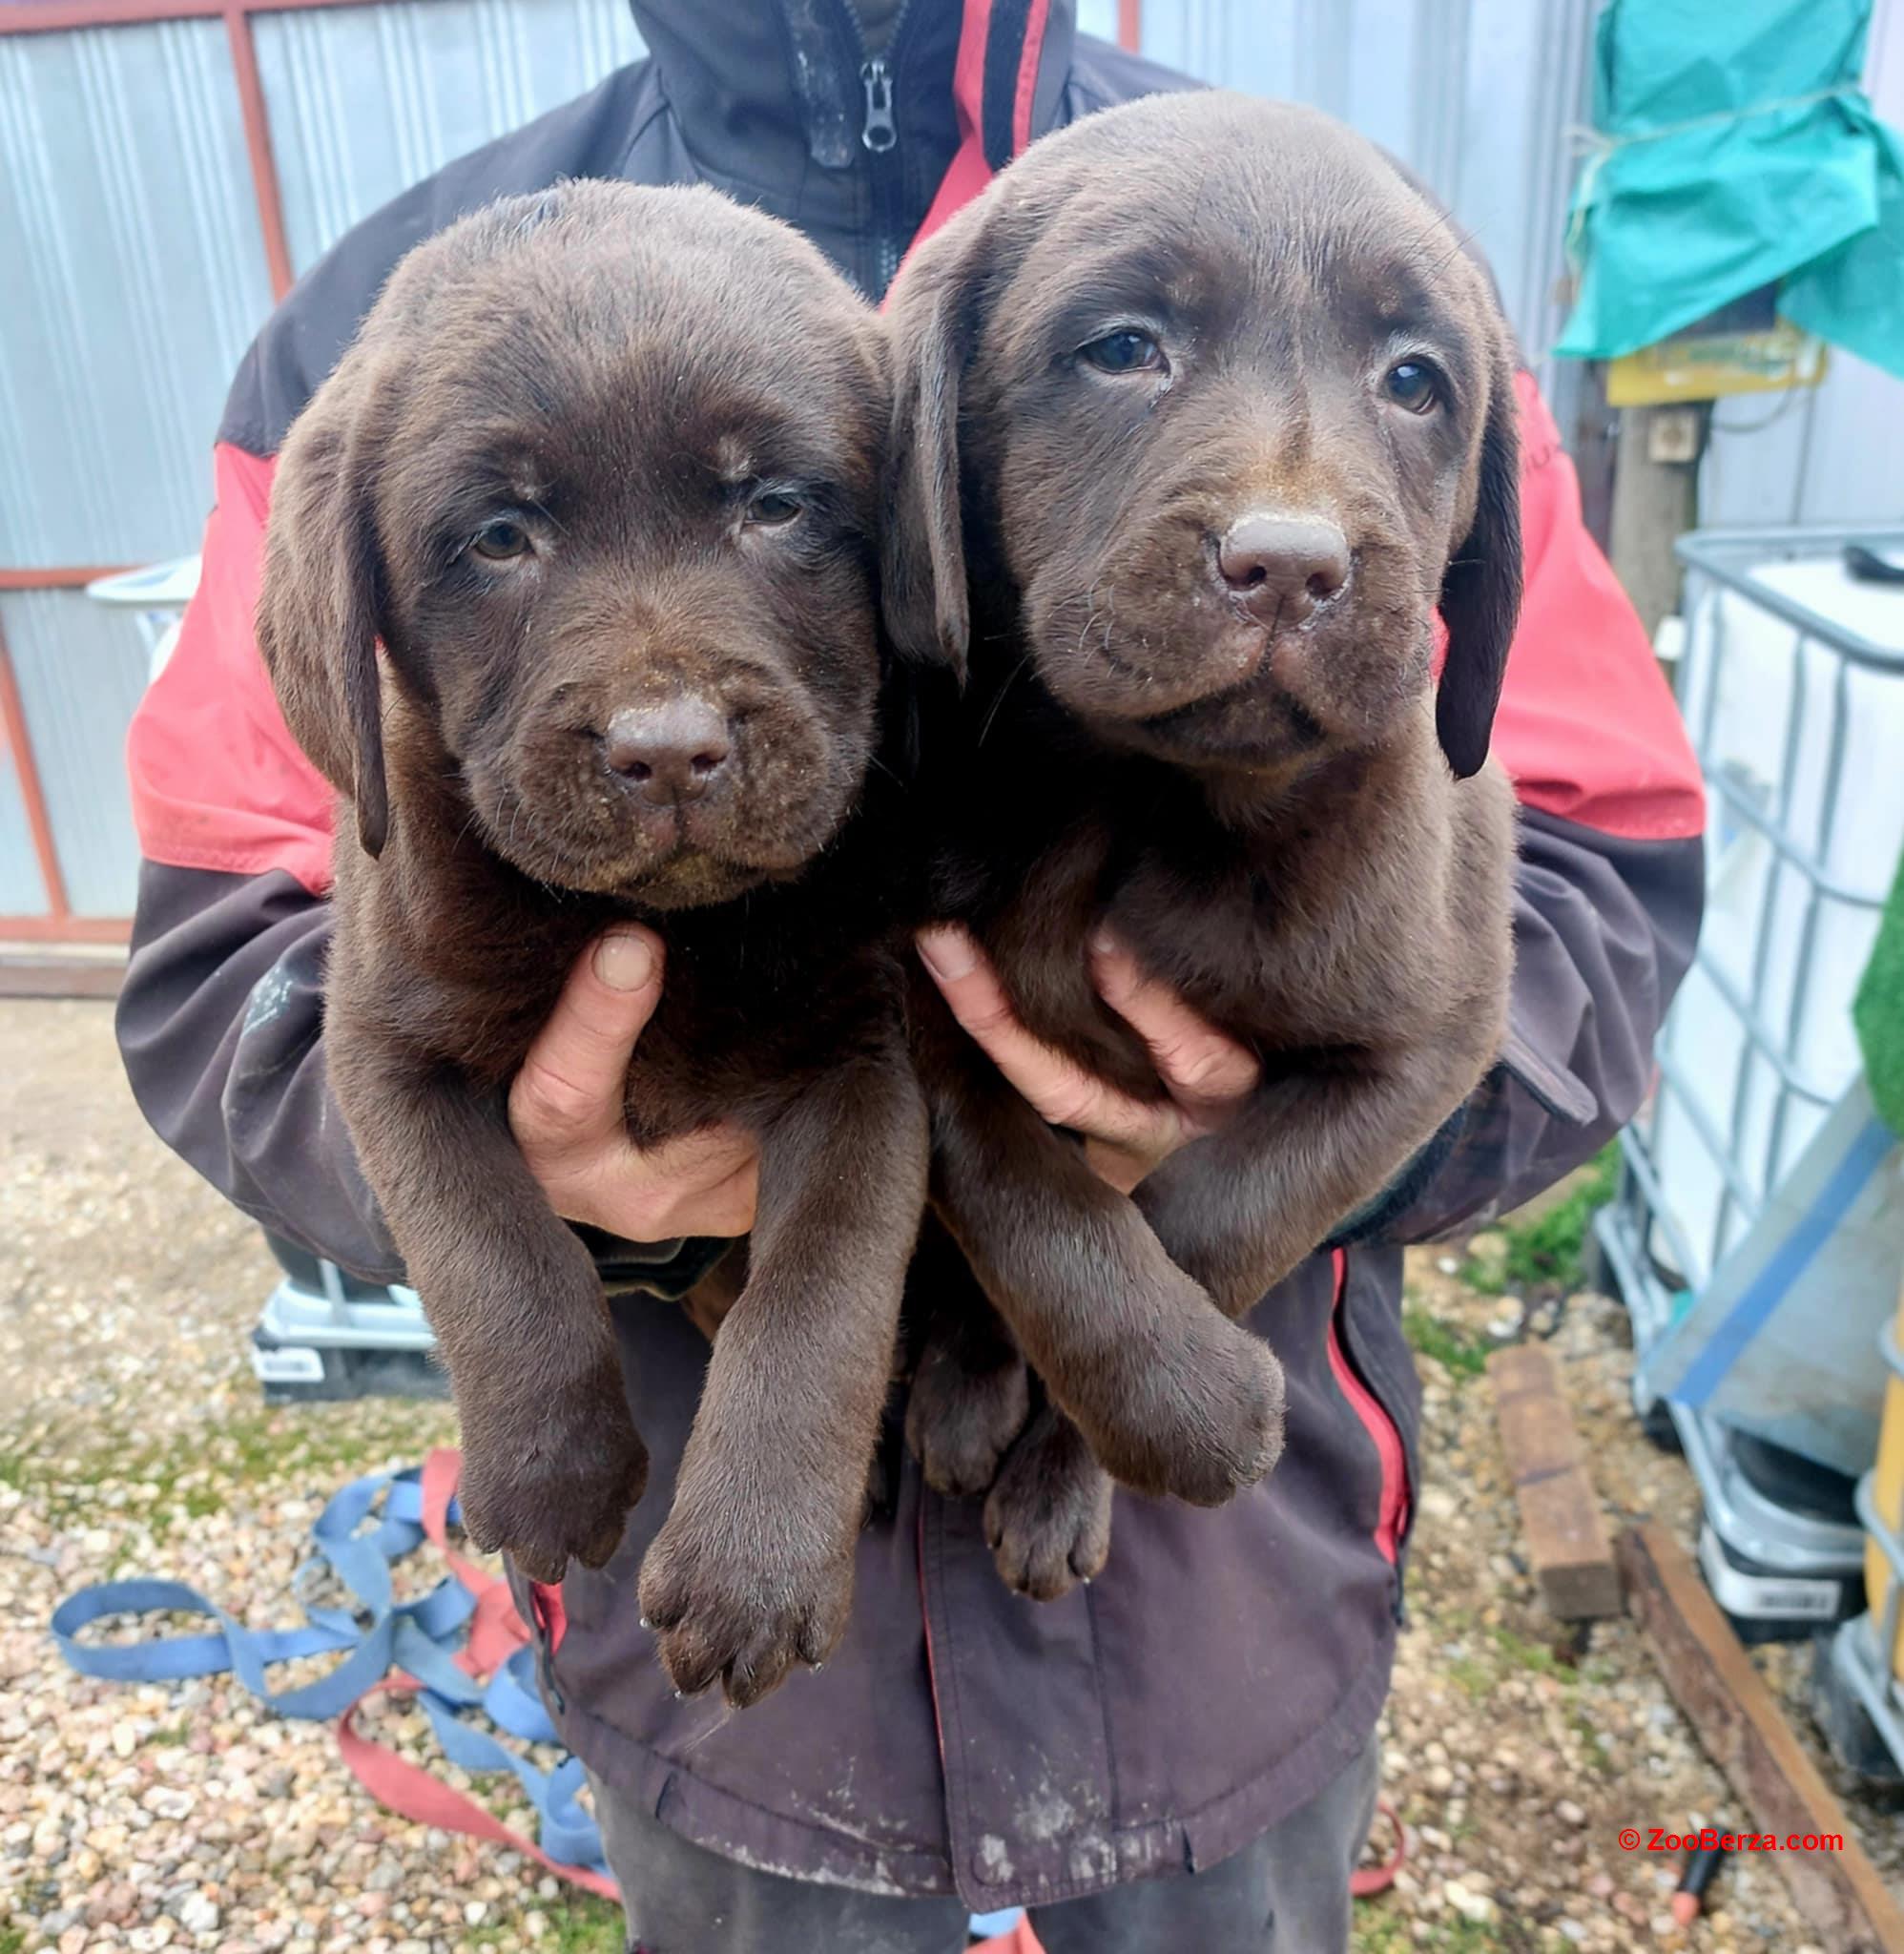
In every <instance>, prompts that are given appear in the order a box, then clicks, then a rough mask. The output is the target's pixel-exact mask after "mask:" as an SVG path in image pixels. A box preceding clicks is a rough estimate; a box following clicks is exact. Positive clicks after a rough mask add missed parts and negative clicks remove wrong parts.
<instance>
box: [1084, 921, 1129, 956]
mask: <svg viewBox="0 0 1904 1954" xmlns="http://www.w3.org/2000/svg"><path fill="white" fill-rule="evenodd" d="M1122 948H1123V945H1122V944H1120V943H1119V942H1118V940H1117V939H1116V937H1114V936H1113V935H1111V933H1110V926H1109V925H1104V926H1102V927H1101V928H1098V929H1094V930H1092V931H1091V955H1092V956H1094V957H1112V956H1115V955H1116V954H1117V952H1118V951H1119V950H1120V949H1122Z"/></svg>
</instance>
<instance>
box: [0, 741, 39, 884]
mask: <svg viewBox="0 0 1904 1954" xmlns="http://www.w3.org/2000/svg"><path fill="white" fill-rule="evenodd" d="M46 906H47V891H46V883H44V882H43V881H42V880H41V879H40V864H39V858H38V856H36V855H35V854H34V853H33V831H32V829H31V828H30V827H29V826H28V825H27V803H26V801H25V800H22V799H21V796H20V776H19V773H18V771H17V770H16V768H15V767H14V764H13V756H12V754H11V753H10V751H9V750H8V746H7V742H6V741H5V740H4V739H0V916H38V915H40V914H42V913H43V912H44V911H45V909H46Z"/></svg>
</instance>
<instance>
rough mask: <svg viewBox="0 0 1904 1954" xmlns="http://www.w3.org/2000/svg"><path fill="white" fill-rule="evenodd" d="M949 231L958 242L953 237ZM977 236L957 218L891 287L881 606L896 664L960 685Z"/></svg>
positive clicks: (966, 620) (967, 614)
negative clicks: (966, 395)
mask: <svg viewBox="0 0 1904 1954" xmlns="http://www.w3.org/2000/svg"><path fill="white" fill-rule="evenodd" d="M955 233H957V234H958V235H954V234H955ZM978 235H979V233H978V231H977V229H976V228H974V227H973V226H972V224H971V223H970V221H969V220H967V219H959V220H956V221H955V223H954V225H953V226H951V227H949V228H948V230H947V231H946V232H945V233H942V235H941V237H940V238H938V239H934V240H933V242H932V243H931V244H929V245H928V246H927V247H926V248H925V251H924V252H923V253H922V254H921V258H920V260H918V262H917V263H915V264H913V265H910V266H908V267H907V269H906V272H905V275H904V276H903V277H902V278H901V279H900V281H899V283H898V285H897V286H896V287H895V288H894V292H893V296H892V300H891V302H890V304H889V305H888V307H887V313H886V319H887V325H888V329H889V331H890V334H891V345H892V359H893V420H892V436H891V443H890V446H889V448H888V461H887V478H886V521H885V524H884V527H883V530H882V531H881V534H880V600H881V603H882V606H883V608H884V611H885V618H886V630H887V634H889V635H890V637H891V638H892V641H893V644H894V647H895V648H896V649H897V650H898V652H899V653H900V656H901V657H904V658H907V659H909V660H911V661H912V662H914V663H915V664H920V665H927V666H930V665H940V666H944V667H948V668H949V669H950V670H951V671H952V672H953V674H954V675H955V676H957V677H958V679H959V680H960V682H961V683H963V681H964V676H965V660H966V655H967V653H968V652H969V650H970V647H971V636H972V620H971V609H970V606H969V604H968V602H967V600H966V595H965V543H964V533H963V522H962V515H961V510H960V496H959V480H960V476H959V395H960V389H961V386H962V382H963V378H964V371H965V366H966V363H967V362H968V361H969V359H970V358H971V353H972V342H973V337H974V333H973V322H972V318H973V310H974V306H973V299H972V294H971V292H970V290H969V283H970V274H969V270H968V267H969V265H970V263H971V262H972V260H973V258H974V255H975V254H974V251H973V249H972V245H973V242H974V241H975V240H976V239H977V237H978Z"/></svg>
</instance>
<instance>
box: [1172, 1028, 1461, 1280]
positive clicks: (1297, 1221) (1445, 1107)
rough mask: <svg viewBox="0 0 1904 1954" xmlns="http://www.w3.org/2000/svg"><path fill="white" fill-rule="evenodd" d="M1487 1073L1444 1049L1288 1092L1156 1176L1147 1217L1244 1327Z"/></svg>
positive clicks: (1265, 1099) (1306, 1080)
mask: <svg viewBox="0 0 1904 1954" xmlns="http://www.w3.org/2000/svg"><path fill="white" fill-rule="evenodd" d="M1484 1064H1485V1060H1483V1059H1480V1058H1479V1057H1477V1056H1475V1055H1474V1054H1472V1053H1463V1052H1461V1051H1459V1050H1445V1049H1443V1050H1436V1051H1432V1052H1430V1051H1414V1052H1401V1053H1396V1054H1391V1055H1390V1056H1389V1057H1388V1058H1386V1059H1385V1060H1384V1061H1383V1069H1382V1070H1381V1071H1343V1072H1337V1073H1331V1072H1326V1071H1318V1072H1315V1073H1314V1074H1311V1075H1308V1076H1304V1077H1297V1078H1289V1079H1284V1080H1280V1081H1277V1082H1275V1083H1273V1084H1272V1085H1270V1086H1267V1087H1265V1088H1264V1089H1263V1090H1262V1091H1259V1092H1258V1093H1257V1095H1256V1097H1255V1098H1254V1099H1253V1100H1252V1102H1251V1104H1250V1105H1249V1106H1248V1107H1246V1108H1245V1109H1244V1110H1243V1112H1241V1113H1239V1114H1238V1115H1237V1117H1236V1118H1234V1119H1232V1120H1231V1122H1230V1124H1229V1125H1227V1126H1226V1127H1224V1128H1223V1129H1222V1130H1221V1131H1220V1132H1217V1133H1211V1134H1208V1135H1206V1136H1205V1137H1204V1138H1203V1139H1200V1140H1196V1141H1193V1142H1192V1143H1191V1144H1190V1146H1188V1147H1185V1148H1183V1149H1182V1150H1181V1151H1180V1152H1178V1153H1176V1154H1172V1155H1171V1156H1170V1157H1169V1159H1168V1160H1166V1161H1165V1162H1164V1163H1163V1164H1162V1165H1161V1166H1160V1167H1157V1168H1154V1169H1153V1170H1152V1171H1151V1173H1150V1174H1149V1175H1148V1176H1147V1177H1146V1179H1145V1180H1144V1182H1143V1184H1142V1185H1141V1186H1140V1187H1139V1188H1138V1190H1137V1193H1136V1195H1135V1199H1136V1202H1137V1205H1138V1207H1139V1208H1140V1209H1141V1210H1142V1211H1143V1213H1144V1215H1145V1216H1146V1218H1147V1219H1148V1220H1149V1223H1150V1225H1151V1227H1152V1228H1154V1229H1155V1230H1156V1233H1157V1238H1158V1239H1159V1240H1160V1241H1161V1242H1162V1243H1163V1245H1164V1247H1165V1248H1166V1249H1167V1250H1168V1251H1169V1256H1170V1259H1171V1260H1172V1261H1173V1262H1175V1263H1176V1264H1177V1266H1178V1267H1179V1268H1181V1269H1184V1270H1186V1271H1188V1272H1189V1273H1190V1275H1192V1276H1194V1277H1195V1278H1196V1279H1197V1280H1198V1281H1199V1282H1201V1283H1202V1284H1203V1286H1204V1287H1205V1288H1206V1289H1207V1290H1209V1292H1210V1294H1211V1296H1212V1297H1214V1298H1215V1299H1216V1301H1217V1302H1218V1303H1219V1304H1220V1305H1221V1307H1222V1308H1223V1309H1225V1310H1226V1311H1227V1312H1228V1313H1229V1314H1230V1315H1231V1316H1237V1317H1240V1316H1242V1315H1243V1314H1244V1313H1245V1312H1247V1311H1249V1310H1251V1309H1252V1308H1253V1307H1254V1306H1255V1305H1256V1304H1257V1303H1258V1302H1259V1301H1261V1300H1262V1299H1263V1297H1264V1296H1265V1295H1266V1294H1267V1293H1268V1291H1269V1290H1270V1289H1272V1288H1273V1286H1274V1285H1275V1284H1276V1283H1277V1282H1280V1281H1281V1280H1282V1278H1284V1277H1285V1276H1287V1275H1288V1274H1289V1272H1290V1271H1291V1270H1292V1269H1293V1268H1294V1267H1295V1265H1296V1264H1297V1263H1298V1262H1299V1261H1301V1260H1302V1258H1304V1257H1305V1256H1306V1255H1309V1254H1310V1253H1311V1252H1312V1251H1313V1250H1314V1248H1315V1246H1316V1244H1317V1243H1318V1242H1321V1241H1323V1240H1324V1239H1326V1238H1327V1237H1328V1235H1329V1233H1330V1231H1331V1230H1332V1229H1334V1228H1335V1227H1336V1226H1337V1225H1338V1224H1339V1223H1340V1222H1342V1221H1344V1220H1346V1219H1347V1218H1348V1216H1350V1215H1352V1214H1354V1213H1355V1211H1356V1209H1357V1208H1359V1207H1361V1206H1362V1205H1363V1203H1365V1202H1366V1201H1368V1200H1370V1199H1372V1198H1373V1197H1374V1196H1375V1195H1377V1194H1379V1193H1380V1192H1381V1190H1382V1189H1383V1188H1385V1187H1386V1186H1387V1185H1388V1184H1389V1182H1390V1181H1391V1180H1392V1179H1393V1178H1394V1177H1395V1175H1396V1174H1397V1173H1398V1172H1399V1171H1400V1170H1401V1169H1402V1168H1403V1167H1404V1166H1405V1165H1406V1164H1407V1163H1408V1161H1409V1160H1410V1159H1411V1158H1412V1157H1413V1155H1414V1154H1415V1153H1416V1151H1417V1150H1418V1148H1420V1147H1421V1146H1423V1145H1425V1144H1426V1142H1427V1141H1428V1140H1429V1139H1430V1138H1431V1137H1432V1136H1433V1135H1434V1133H1436V1132H1437V1131H1438V1128H1439V1127H1440V1125H1441V1123H1442V1121H1444V1120H1445V1119H1446V1118H1447V1117H1448V1116H1449V1115H1450V1114H1451V1113H1452V1112H1454V1110H1455V1108H1456V1107H1457V1106H1459V1104H1460V1103H1461V1101H1462V1100H1463V1099H1464V1098H1465V1097H1466V1096H1467V1093H1468V1092H1469V1091H1471V1090H1472V1089H1473V1086H1474V1083H1475V1081H1476V1080H1477V1079H1478V1078H1479V1077H1480V1071H1481V1069H1482V1067H1483V1066H1484Z"/></svg>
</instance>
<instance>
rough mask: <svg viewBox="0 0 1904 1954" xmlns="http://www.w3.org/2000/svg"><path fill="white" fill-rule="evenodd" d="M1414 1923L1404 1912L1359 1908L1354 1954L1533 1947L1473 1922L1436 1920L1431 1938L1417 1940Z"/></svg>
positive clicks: (1505, 1953) (1484, 1952) (1493, 1953)
mask: <svg viewBox="0 0 1904 1954" xmlns="http://www.w3.org/2000/svg"><path fill="white" fill-rule="evenodd" d="M1415 1924H1416V1923H1415V1922H1414V1921H1413V1920H1412V1919H1411V1918H1410V1917H1409V1916H1407V1915H1405V1914H1401V1913H1389V1912H1387V1911H1385V1910H1383V1909H1381V1908H1379V1907H1376V1906H1358V1907H1357V1908H1356V1919H1355V1926H1354V1930H1353V1933H1352V1936H1351V1941H1350V1944H1351V1945H1352V1946H1353V1947H1354V1949H1355V1954H1422V1950H1423V1949H1424V1948H1425V1949H1426V1950H1427V1954H1513V1950H1514V1949H1515V1948H1516V1947H1517V1946H1519V1947H1525V1946H1529V1945H1531V1944H1532V1943H1531V1942H1528V1941H1525V1940H1513V1941H1511V1940H1508V1939H1505V1938H1504V1937H1503V1934H1502V1930H1501V1929H1500V1927H1499V1926H1496V1925H1493V1924H1492V1923H1490V1924H1487V1925H1481V1924H1480V1923H1477V1922H1475V1921H1471V1920H1459V1919H1456V1920H1447V1921H1436V1922H1434V1923H1432V1924H1431V1925H1430V1926H1429V1929H1428V1938H1427V1939H1426V1940H1425V1941H1418V1940H1417V1939H1416V1937H1415Z"/></svg>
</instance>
